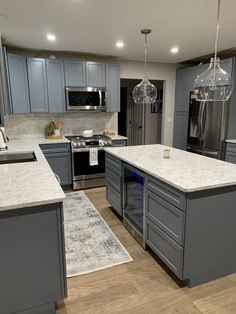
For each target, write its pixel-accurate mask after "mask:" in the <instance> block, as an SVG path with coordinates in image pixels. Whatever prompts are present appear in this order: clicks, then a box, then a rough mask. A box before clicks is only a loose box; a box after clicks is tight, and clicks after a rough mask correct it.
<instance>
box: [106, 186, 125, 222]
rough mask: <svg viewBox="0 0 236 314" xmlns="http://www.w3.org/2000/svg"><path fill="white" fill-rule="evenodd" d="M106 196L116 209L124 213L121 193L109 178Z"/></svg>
mask: <svg viewBox="0 0 236 314" xmlns="http://www.w3.org/2000/svg"><path fill="white" fill-rule="evenodd" d="M106 196H107V201H108V202H109V203H110V204H111V205H112V207H113V208H114V209H115V211H116V212H117V213H118V214H119V215H120V216H123V215H122V204H121V193H119V192H118V191H117V190H116V189H115V188H114V187H113V185H112V183H111V182H109V180H106Z"/></svg>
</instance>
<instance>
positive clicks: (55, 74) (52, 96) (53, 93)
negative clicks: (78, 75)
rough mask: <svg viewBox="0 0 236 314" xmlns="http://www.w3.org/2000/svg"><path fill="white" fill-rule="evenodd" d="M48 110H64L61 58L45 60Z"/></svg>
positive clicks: (63, 82)
mask: <svg viewBox="0 0 236 314" xmlns="http://www.w3.org/2000/svg"><path fill="white" fill-rule="evenodd" d="M46 70H47V84H48V103H49V111H50V112H65V111H66V105H65V79H64V67H63V61H62V60H46Z"/></svg>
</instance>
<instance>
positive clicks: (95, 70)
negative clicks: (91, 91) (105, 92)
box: [86, 62, 106, 87]
mask: <svg viewBox="0 0 236 314" xmlns="http://www.w3.org/2000/svg"><path fill="white" fill-rule="evenodd" d="M86 78H87V86H91V87H105V83H106V82H105V64H104V63H99V62H86Z"/></svg>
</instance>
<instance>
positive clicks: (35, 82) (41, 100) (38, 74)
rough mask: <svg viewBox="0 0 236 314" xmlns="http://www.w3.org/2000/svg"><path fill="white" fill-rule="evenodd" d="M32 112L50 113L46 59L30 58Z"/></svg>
mask: <svg viewBox="0 0 236 314" xmlns="http://www.w3.org/2000/svg"><path fill="white" fill-rule="evenodd" d="M27 64H28V76H29V94H30V107H31V112H48V91H47V77H46V64H45V59H42V58H28V59H27Z"/></svg>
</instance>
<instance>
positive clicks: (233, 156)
mask: <svg viewBox="0 0 236 314" xmlns="http://www.w3.org/2000/svg"><path fill="white" fill-rule="evenodd" d="M225 161H228V162H231V163H233V164H236V144H234V143H227V144H226V153H225Z"/></svg>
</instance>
